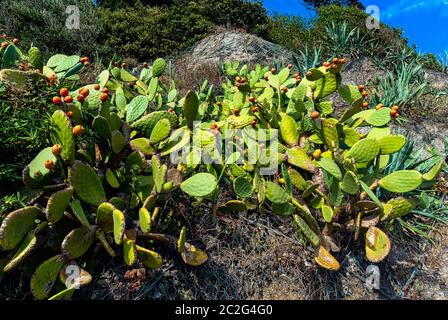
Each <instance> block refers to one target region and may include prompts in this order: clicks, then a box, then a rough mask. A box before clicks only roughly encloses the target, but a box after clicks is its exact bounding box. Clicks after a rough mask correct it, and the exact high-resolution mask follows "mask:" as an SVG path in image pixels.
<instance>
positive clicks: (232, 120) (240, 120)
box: [227, 114, 255, 129]
mask: <svg viewBox="0 0 448 320" xmlns="http://www.w3.org/2000/svg"><path fill="white" fill-rule="evenodd" d="M254 120H255V117H253V116H251V115H243V114H241V115H239V116H234V115H231V116H229V117H228V118H227V122H228V123H229V125H230V126H231V127H232V128H235V129H242V128H244V127H247V126H248V125H250V124H252V122H253V121H254Z"/></svg>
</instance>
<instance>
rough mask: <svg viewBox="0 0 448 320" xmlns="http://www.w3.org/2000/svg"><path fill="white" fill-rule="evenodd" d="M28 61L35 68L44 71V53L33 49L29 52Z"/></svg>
mask: <svg viewBox="0 0 448 320" xmlns="http://www.w3.org/2000/svg"><path fill="white" fill-rule="evenodd" d="M28 61H29V62H30V63H31V65H32V66H33V67H34V68H36V69H39V70H42V68H43V66H44V63H43V60H42V53H41V52H40V50H39V48H36V47H31V48H30V49H29V50H28Z"/></svg>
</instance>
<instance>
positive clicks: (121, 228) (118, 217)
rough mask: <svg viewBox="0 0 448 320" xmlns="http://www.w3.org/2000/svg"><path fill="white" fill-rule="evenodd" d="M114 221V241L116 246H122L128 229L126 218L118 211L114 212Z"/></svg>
mask: <svg viewBox="0 0 448 320" xmlns="http://www.w3.org/2000/svg"><path fill="white" fill-rule="evenodd" d="M112 219H113V223H114V227H113V230H114V241H115V243H116V244H118V245H120V244H121V243H122V242H123V237H124V232H125V228H126V218H125V216H124V214H123V212H121V211H120V210H118V209H115V210H114V211H112Z"/></svg>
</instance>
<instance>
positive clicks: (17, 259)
mask: <svg viewBox="0 0 448 320" xmlns="http://www.w3.org/2000/svg"><path fill="white" fill-rule="evenodd" d="M36 246H37V238H36V230H31V231H30V232H28V234H27V235H26V237H25V239H23V241H22V243H21V244H20V246H19V248H18V249H17V251H16V253H15V254H14V256H13V257H12V258H11V260H10V261H9V262H8V264H7V265H5V267H4V268H3V271H4V272H8V271H10V270H12V269H14V268H15V267H17V266H18V265H19V264H20V263H21V262H22V261H23V260H24V259H25V258H26V257H28V256H29V255H30V254H31V253H32V252H33V250H34V249H35V248H36Z"/></svg>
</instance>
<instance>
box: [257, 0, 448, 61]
mask: <svg viewBox="0 0 448 320" xmlns="http://www.w3.org/2000/svg"><path fill="white" fill-rule="evenodd" d="M361 2H362V3H363V4H364V6H366V7H367V6H369V5H376V6H378V8H379V9H380V20H381V21H382V22H384V23H387V24H389V25H391V26H394V27H400V28H402V29H403V30H404V35H405V36H406V37H407V38H408V39H409V43H410V44H415V45H416V46H417V51H419V52H433V53H435V54H436V55H439V54H444V52H445V50H447V51H448V33H447V30H448V0H426V1H420V0H368V1H365V0H361ZM264 5H265V7H266V8H267V9H268V10H269V12H270V13H274V12H278V13H282V14H291V15H301V16H307V17H310V16H312V15H313V13H312V12H310V11H308V10H306V9H305V7H304V6H303V5H302V1H301V0H264Z"/></svg>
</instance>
